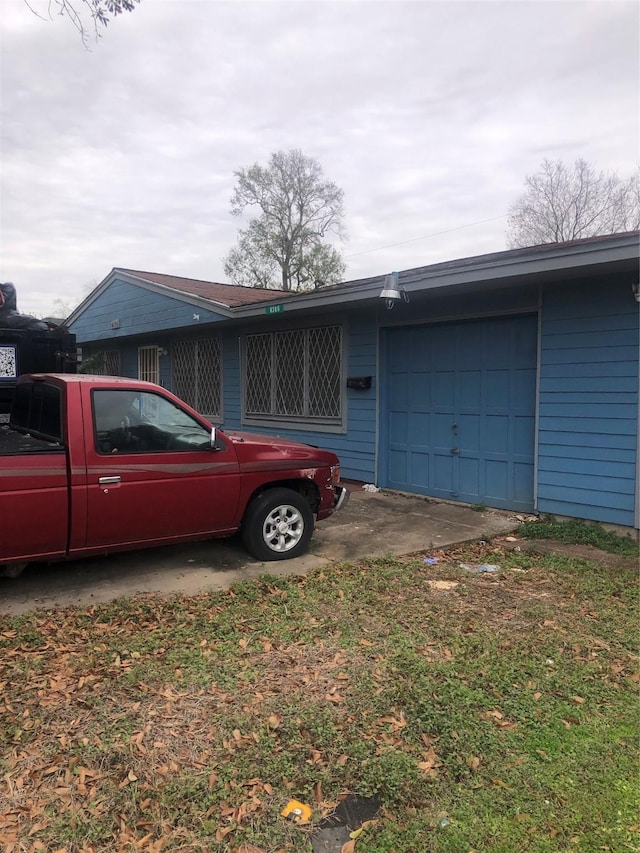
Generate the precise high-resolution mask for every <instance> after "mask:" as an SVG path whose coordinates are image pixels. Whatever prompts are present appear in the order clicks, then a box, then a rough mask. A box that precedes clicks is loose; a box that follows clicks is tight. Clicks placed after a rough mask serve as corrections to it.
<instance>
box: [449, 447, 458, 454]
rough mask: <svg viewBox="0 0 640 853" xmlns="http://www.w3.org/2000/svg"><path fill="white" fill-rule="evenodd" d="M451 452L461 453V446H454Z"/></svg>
mask: <svg viewBox="0 0 640 853" xmlns="http://www.w3.org/2000/svg"><path fill="white" fill-rule="evenodd" d="M451 452H452V453H460V448H459V447H452V448H451Z"/></svg>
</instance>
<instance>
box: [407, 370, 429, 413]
mask: <svg viewBox="0 0 640 853" xmlns="http://www.w3.org/2000/svg"><path fill="white" fill-rule="evenodd" d="M409 400H410V403H409V405H410V408H411V411H412V412H428V411H429V410H430V408H431V374H430V373H415V374H414V375H413V378H412V382H411V386H410V388H409Z"/></svg>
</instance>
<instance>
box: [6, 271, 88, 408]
mask: <svg viewBox="0 0 640 853" xmlns="http://www.w3.org/2000/svg"><path fill="white" fill-rule="evenodd" d="M75 372H76V339H75V335H72V334H71V333H70V332H69V331H67V329H66V328H65V327H64V326H62V325H60V324H59V323H57V322H55V321H53V320H48V319H47V320H38V319H37V318H36V317H32V316H31V315H29V314H20V312H19V311H18V309H17V299H16V289H15V287H14V285H13V284H11V283H10V282H6V283H4V284H2V283H0V424H2V423H8V422H9V413H10V411H11V403H12V401H13V396H14V392H15V387H16V383H17V381H18V376H20V375H21V374H23V373H75Z"/></svg>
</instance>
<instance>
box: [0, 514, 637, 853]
mask: <svg viewBox="0 0 640 853" xmlns="http://www.w3.org/2000/svg"><path fill="white" fill-rule="evenodd" d="M539 526H540V525H536V527H539ZM554 536H555V537H556V538H557V534H556V533H554ZM600 547H601V546H600ZM436 556H438V557H439V562H438V563H437V565H427V564H425V563H424V561H423V559H422V557H414V558H411V559H409V558H407V559H381V560H372V561H366V562H361V563H356V564H343V565H338V566H332V567H327V568H325V569H324V570H322V571H318V572H316V573H314V574H312V575H311V576H309V577H307V578H274V577H269V576H263V577H262V578H260V579H259V580H257V581H253V582H247V583H243V584H240V585H238V586H236V587H234V588H233V589H232V590H229V591H226V592H218V593H212V594H210V595H201V596H198V597H195V598H172V599H169V600H161V599H158V598H150V597H144V598H137V599H132V600H120V601H116V602H113V603H111V604H108V605H103V606H96V607H91V608H89V609H86V610H73V609H68V610H64V611H57V612H36V613H33V614H31V615H29V616H23V617H20V618H16V619H12V620H10V619H6V620H4V622H3V625H2V629H1V632H0V686H1V692H0V743H1V744H3V745H4V746H3V748H2V749H3V751H2V757H1V758H0V778H2V779H3V782H2V783H1V784H2V786H1V787H0V845H3V847H2V849H3V850H6V851H7V853H14V851H15V853H17V851H31V850H56V851H66V853H80V851H83V853H90V852H91V851H92V852H93V853H98V851H113V850H123V851H124V850H134V849H135V850H143V851H144V850H146V851H160V850H166V851H174V850H176V851H194V853H195V851H203V850H204V851H212V853H222V851H238V853H260V851H267V853H276V851H291V853H297V851H300V853H302V851H305V853H310V851H311V844H310V838H309V833H310V831H311V827H308V826H307V827H300V826H295V825H293V824H290V823H288V822H287V821H285V820H284V819H283V818H281V817H280V811H281V810H282V809H283V807H284V806H285V805H286V803H287V801H288V800H289V799H290V798H295V799H301V800H304V801H306V802H309V803H311V804H312V805H313V807H314V821H315V822H317V821H318V820H319V819H320V817H321V816H322V815H323V814H326V813H327V812H328V811H330V810H331V808H332V807H334V806H335V803H336V802H337V800H338V798H339V797H340V795H341V793H343V792H345V791H355V792H358V793H361V794H364V795H372V794H377V795H379V796H380V798H381V801H382V808H381V810H380V813H379V815H378V820H377V822H375V823H374V824H372V825H369V826H367V827H366V829H365V830H364V832H363V835H362V836H361V838H360V839H359V840H358V842H357V844H356V849H361V850H362V851H363V853H364V851H367V853H390V851H393V853H417V851H421V853H422V851H450V853H460V851H470V850H478V851H488V852H489V853H507V852H508V853H511V851H516V850H517V851H535V853H545V851H562V850H575V851H584V853H587V851H594V850H609V851H626V850H635V849H637V841H638V837H637V831H638V826H637V823H638V818H637V814H638V786H637V767H638V744H637V724H638V718H637V707H638V704H637V698H638V680H639V678H638V659H637V649H638V630H637V625H638V621H637V620H638V589H637V572H636V567H635V561H633V560H628V559H624V558H622V557H621V558H617V562H615V561H614V562H610V561H609V562H607V563H606V564H605V563H598V562H594V561H590V560H585V559H584V558H578V557H576V556H573V555H571V554H569V555H567V554H563V553H562V552H559V553H552V554H535V553H525V552H524V551H515V550H511V549H509V548H507V543H505V547H503V546H502V545H501V544H500V543H493V544H489V545H482V546H473V547H466V548H460V549H456V550H452V551H448V552H440V553H437V554H436ZM460 562H464V563H467V564H470V563H481V562H486V563H495V564H498V565H499V566H500V571H499V572H496V573H495V574H490V575H486V574H471V573H469V572H467V571H464V570H462V569H461V568H460V567H459V563H460Z"/></svg>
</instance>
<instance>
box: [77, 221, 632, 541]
mask: <svg viewBox="0 0 640 853" xmlns="http://www.w3.org/2000/svg"><path fill="white" fill-rule="evenodd" d="M639 245H640V243H639V235H638V232H633V233H626V234H614V235H609V236H604V237H596V238H590V239H587V240H578V241H573V242H571V243H562V244H549V245H544V246H535V247H532V248H527V249H516V250H513V251H507V252H500V253H496V254H491V255H483V256H479V257H473V258H464V259H461V260H455V261H450V262H447V263H441V264H435V265H431V266H426V267H420V268H417V269H409V270H403V271H401V272H400V273H394V274H393V276H388V275H380V276H375V277H372V278H368V279H363V280H358V281H351V282H346V283H343V284H339V285H332V286H329V287H321V288H320V289H317V290H315V291H313V292H310V293H300V294H291V293H285V292H283V291H274V290H256V289H252V288H243V287H236V286H233V285H226V284H218V283H213V282H203V281H194V280H192V279H187V278H180V277H177V276H168V275H162V274H158V273H149V272H141V271H134V270H126V269H114V270H112V271H111V272H110V273H109V275H108V276H107V277H106V278H105V279H104V281H103V282H102V283H101V284H100V285H98V286H97V287H96V288H95V290H94V291H93V292H92V293H91V294H90V295H89V296H88V297H87V299H85V300H84V302H82V304H81V305H79V306H78V308H77V309H76V310H75V311H74V312H73V314H72V315H71V317H70V318H69V319H68V324H69V326H70V329H71V331H73V332H74V333H75V334H76V336H77V340H78V342H79V345H80V346H81V347H82V353H83V359H84V360H85V361H88V364H89V365H90V367H91V369H92V370H93V371H95V372H102V373H111V374H120V375H125V376H135V377H140V378H144V379H149V380H151V381H154V382H157V383H159V384H161V385H163V386H165V387H167V388H169V389H170V390H172V391H173V392H174V393H176V394H177V395H178V396H180V397H182V399H184V400H186V401H187V402H188V403H190V404H191V405H193V406H194V407H195V408H197V409H198V410H199V411H201V412H203V413H204V414H206V415H207V416H208V417H209V418H210V419H211V420H212V421H214V422H215V423H218V424H222V425H223V427H224V428H225V429H244V430H250V431H254V432H255V431H261V432H267V433H277V434H280V435H286V436H288V437H291V438H295V439H298V440H301V441H305V442H308V443H312V444H321V445H323V446H325V447H327V448H330V449H332V450H335V451H336V452H337V453H338V454H339V456H340V458H341V460H342V471H343V476H344V477H346V478H349V479H354V480H359V481H364V482H372V483H376V484H378V485H379V486H382V487H386V488H391V489H397V490H400V491H406V492H411V493H415V494H421V495H426V496H431V497H434V498H439V499H446V500H454V501H462V502H467V503H477V504H485V505H486V506H491V507H498V508H503V509H510V510H514V511H518V512H533V511H535V512H541V513H553V514H557V515H563V516H572V517H576V518H584V519H590V520H594V521H603V522H611V523H616V524H620V525H625V526H628V527H636V528H637V527H638V526H639V515H640V509H639V505H640V499H639V494H638V489H639V485H638V484H639V480H640V478H639V476H638V467H639V458H640V455H639V450H638V409H639V394H638V382H639V373H638V365H639V357H640V349H639V337H640V324H639V316H640V314H639V308H640V305H639V301H638V300H639V294H638V264H639ZM390 287H391V288H393V289H394V293H393V295H394V296H395V297H396V298H394V299H389V298H387V297H386V296H384V295H382V292H383V290H385V289H388V288H390Z"/></svg>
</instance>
